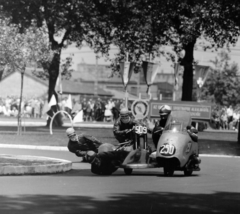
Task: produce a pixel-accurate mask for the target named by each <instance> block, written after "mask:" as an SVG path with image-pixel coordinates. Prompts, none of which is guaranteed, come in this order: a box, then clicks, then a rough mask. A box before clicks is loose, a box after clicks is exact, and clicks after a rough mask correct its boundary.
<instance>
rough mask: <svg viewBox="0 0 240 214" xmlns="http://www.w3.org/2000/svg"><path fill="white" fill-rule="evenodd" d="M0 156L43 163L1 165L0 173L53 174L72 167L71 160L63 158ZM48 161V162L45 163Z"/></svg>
mask: <svg viewBox="0 0 240 214" xmlns="http://www.w3.org/2000/svg"><path fill="white" fill-rule="evenodd" d="M0 157H1V158H6V159H15V160H23V161H24V160H26V161H37V162H43V164H36V165H34V164H33V165H31V166H14V165H9V166H1V164H0V175H25V174H29V175H32V174H53V173H60V172H66V171H69V170H71V169H72V162H71V161H68V160H63V159H56V158H48V157H36V156H27V155H5V154H3V155H0ZM48 161H49V163H47V162H48Z"/></svg>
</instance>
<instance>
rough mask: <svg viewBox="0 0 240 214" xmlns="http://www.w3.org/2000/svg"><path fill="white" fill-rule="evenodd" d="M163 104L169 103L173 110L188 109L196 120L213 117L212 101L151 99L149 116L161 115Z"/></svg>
mask: <svg viewBox="0 0 240 214" xmlns="http://www.w3.org/2000/svg"><path fill="white" fill-rule="evenodd" d="M162 105H169V106H170V107H171V108H172V110H173V111H174V110H178V111H188V112H190V114H191V116H192V118H193V119H195V120H197V119H199V120H209V119H210V118H211V111H212V106H211V104H210V103H198V102H186V101H178V102H173V101H165V102H164V101H154V100H153V101H150V112H149V116H150V117H152V118H154V117H159V109H160V107H161V106H162Z"/></svg>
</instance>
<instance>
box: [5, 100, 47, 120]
mask: <svg viewBox="0 0 240 214" xmlns="http://www.w3.org/2000/svg"><path fill="white" fill-rule="evenodd" d="M19 104H20V99H19V98H18V97H11V96H8V97H6V98H0V115H1V116H6V117H17V116H18V113H19ZM43 105H44V100H43V99H40V98H31V99H25V98H23V100H22V103H21V115H22V117H29V118H30V117H32V118H42V116H43V115H42V109H43Z"/></svg>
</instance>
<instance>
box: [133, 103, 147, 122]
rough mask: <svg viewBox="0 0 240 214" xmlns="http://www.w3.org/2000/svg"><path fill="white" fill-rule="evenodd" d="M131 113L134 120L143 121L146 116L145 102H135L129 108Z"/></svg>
mask: <svg viewBox="0 0 240 214" xmlns="http://www.w3.org/2000/svg"><path fill="white" fill-rule="evenodd" d="M131 112H132V114H133V116H134V117H135V118H136V119H144V118H145V117H147V116H148V112H149V104H148V102H147V101H145V100H141V99H139V100H135V101H134V102H133V104H132V106H131Z"/></svg>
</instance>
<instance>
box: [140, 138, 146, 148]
mask: <svg viewBox="0 0 240 214" xmlns="http://www.w3.org/2000/svg"><path fill="white" fill-rule="evenodd" d="M139 147H140V149H145V140H144V138H143V137H140V138H139Z"/></svg>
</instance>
